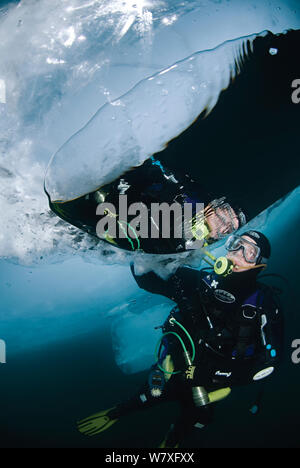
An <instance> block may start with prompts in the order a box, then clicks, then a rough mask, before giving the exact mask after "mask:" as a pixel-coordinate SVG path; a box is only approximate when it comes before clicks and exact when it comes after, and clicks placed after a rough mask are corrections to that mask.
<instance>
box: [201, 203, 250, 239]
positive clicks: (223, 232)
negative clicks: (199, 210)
mask: <svg viewBox="0 0 300 468" xmlns="http://www.w3.org/2000/svg"><path fill="white" fill-rule="evenodd" d="M204 214H205V222H206V224H207V227H208V230H209V240H212V241H216V240H219V239H222V238H223V237H226V236H227V235H229V234H231V233H232V232H234V231H237V230H238V229H239V228H241V227H242V226H244V225H245V224H246V217H245V215H244V213H243V212H242V210H241V209H240V208H237V207H235V206H233V205H232V204H230V203H229V202H228V201H226V198H225V197H223V198H220V199H218V200H213V201H212V202H211V203H209V205H208V206H207V207H206V208H205V210H204Z"/></svg>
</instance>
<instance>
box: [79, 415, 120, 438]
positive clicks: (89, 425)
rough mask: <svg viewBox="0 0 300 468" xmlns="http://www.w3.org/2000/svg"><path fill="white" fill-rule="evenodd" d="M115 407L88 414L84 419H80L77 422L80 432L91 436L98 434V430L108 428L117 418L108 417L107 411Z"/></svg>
mask: <svg viewBox="0 0 300 468" xmlns="http://www.w3.org/2000/svg"><path fill="white" fill-rule="evenodd" d="M114 409H115V408H109V409H107V410H103V411H100V412H99V413H95V414H93V415H91V416H89V417H88V418H86V419H82V420H81V421H79V422H78V423H77V428H78V430H79V432H81V434H84V435H86V436H89V437H92V436H94V435H97V434H99V433H100V432H103V431H106V430H107V429H109V428H110V427H111V426H112V425H113V424H114V423H115V422H117V421H118V419H113V418H112V417H110V415H109V413H110V412H111V411H112V410H114Z"/></svg>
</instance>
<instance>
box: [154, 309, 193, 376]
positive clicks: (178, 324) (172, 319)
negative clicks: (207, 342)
mask: <svg viewBox="0 0 300 468" xmlns="http://www.w3.org/2000/svg"><path fill="white" fill-rule="evenodd" d="M170 323H176V325H177V326H178V327H180V328H181V329H182V330H183V331H184V333H185V334H186V336H187V337H188V339H189V341H190V343H191V346H192V350H193V356H192V362H193V361H194V359H195V354H196V351H195V345H194V342H193V340H192V337H191V335H190V334H189V332H188V331H187V330H186V329H185V328H184V326H183V325H181V323H179V322H177V320H175V318H174V317H172V318H171V319H170ZM167 335H174V336H176V338H178V340H179V341H180V344H181V346H182V348H183V351H184V353H185V354H188V351H187V349H186V346H185V344H184V342H183V340H182V339H181V337H180V336H179V335H178V333H175V332H167V333H164V334H163V335H162V336H161V338H160V339H159V341H158V343H157V345H156V348H155V356H156V360H157V366H158V367H159V369H160V370H161V371H163V372H164V373H165V374H171V375H173V374H180V373H181V371H172V372H171V371H168V370H166V369H164V368H163V367H162V366H161V365H160V364H159V362H158V361H159V356H158V350H159V347H160V344H161V342H162V340H163V339H164V337H165V336H167Z"/></svg>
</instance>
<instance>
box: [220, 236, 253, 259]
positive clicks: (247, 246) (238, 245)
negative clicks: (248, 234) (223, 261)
mask: <svg viewBox="0 0 300 468" xmlns="http://www.w3.org/2000/svg"><path fill="white" fill-rule="evenodd" d="M225 247H226V249H227V250H228V252H237V251H238V250H240V249H242V250H243V256H244V259H245V260H246V262H248V263H251V264H254V265H255V264H256V263H257V261H258V259H259V257H260V253H261V250H260V248H259V247H258V245H256V244H254V242H250V241H248V240H247V239H245V238H244V237H241V236H238V235H235V234H234V235H231V236H230V237H229V238H228V239H227V241H226V244H225Z"/></svg>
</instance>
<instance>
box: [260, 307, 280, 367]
mask: <svg viewBox="0 0 300 468" xmlns="http://www.w3.org/2000/svg"><path fill="white" fill-rule="evenodd" d="M261 339H262V344H263V346H264V347H265V350H266V362H267V363H269V364H270V365H274V364H277V363H279V361H280V359H281V357H282V355H283V348H284V320H283V313H282V310H281V308H280V306H278V305H277V304H276V303H275V302H274V301H270V302H269V303H267V304H264V305H263V309H262V312H261Z"/></svg>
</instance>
